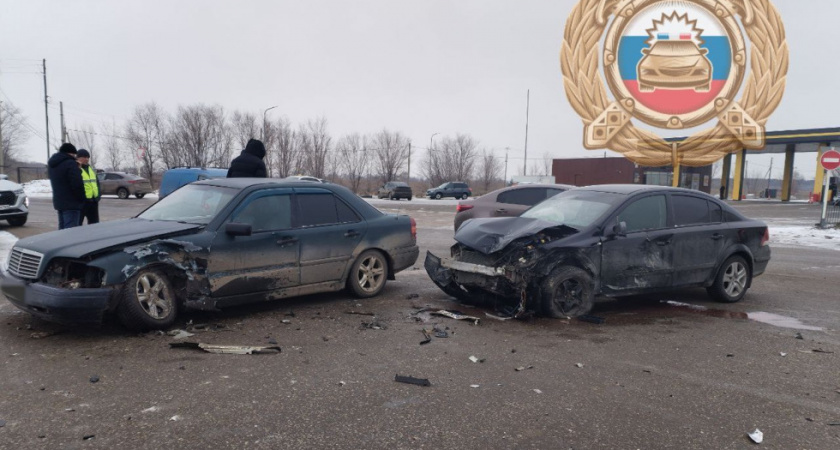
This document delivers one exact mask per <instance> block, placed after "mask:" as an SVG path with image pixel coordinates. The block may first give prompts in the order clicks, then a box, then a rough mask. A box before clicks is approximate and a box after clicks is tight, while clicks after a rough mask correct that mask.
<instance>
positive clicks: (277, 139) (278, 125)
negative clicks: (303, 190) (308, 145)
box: [269, 118, 301, 178]
mask: <svg viewBox="0 0 840 450" xmlns="http://www.w3.org/2000/svg"><path fill="white" fill-rule="evenodd" d="M271 133H272V134H273V135H274V136H273V142H274V143H275V146H274V147H275V148H273V149H272V152H271V154H270V158H269V165H270V166H271V167H272V168H273V171H276V172H275V173H276V174H277V176H278V177H279V178H286V177H288V176H290V175H293V174H294V173H295V172H296V171H297V170H299V169H300V164H299V162H298V161H299V159H300V158H299V157H300V155H301V152H300V149H299V145H298V144H299V141H298V137H297V134H296V133H295V131H294V130H293V129H292V123H291V122H289V119H286V118H280V120H278V121H277V122H275V123H274V124H273V125H272V127H271Z"/></svg>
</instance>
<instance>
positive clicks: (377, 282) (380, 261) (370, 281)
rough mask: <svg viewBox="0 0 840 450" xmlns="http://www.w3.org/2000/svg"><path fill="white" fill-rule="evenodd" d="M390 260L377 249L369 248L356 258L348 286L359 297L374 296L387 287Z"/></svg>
mask: <svg viewBox="0 0 840 450" xmlns="http://www.w3.org/2000/svg"><path fill="white" fill-rule="evenodd" d="M387 278H388V261H387V260H386V259H385V256H384V255H383V254H382V253H380V252H378V251H376V250H368V251H366V252H364V253H362V254H361V255H359V257H358V258H357V259H356V262H354V263H353V267H351V268H350V276H348V277H347V287H348V288H349V289H350V290H351V291H353V294H355V295H356V297H359V298H368V297H373V296H375V295H377V294H379V293H380V292H382V289H384V288H385V281H386V279H387Z"/></svg>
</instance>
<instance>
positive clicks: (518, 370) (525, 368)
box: [513, 366, 534, 372]
mask: <svg viewBox="0 0 840 450" xmlns="http://www.w3.org/2000/svg"><path fill="white" fill-rule="evenodd" d="M533 368H534V366H527V367H526V366H519V367H517V368H516V369H513V370H515V371H517V372H522V371H523V370H527V369H533Z"/></svg>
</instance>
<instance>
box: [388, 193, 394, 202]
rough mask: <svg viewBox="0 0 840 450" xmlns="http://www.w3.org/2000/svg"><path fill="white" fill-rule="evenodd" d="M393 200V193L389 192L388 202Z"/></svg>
mask: <svg viewBox="0 0 840 450" xmlns="http://www.w3.org/2000/svg"><path fill="white" fill-rule="evenodd" d="M393 199H394V193H393V192H389V193H388V200H393Z"/></svg>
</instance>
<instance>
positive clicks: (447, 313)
mask: <svg viewBox="0 0 840 450" xmlns="http://www.w3.org/2000/svg"><path fill="white" fill-rule="evenodd" d="M431 314H432V315H434V316H443V317H449V318H450V319H455V320H471V321H472V322H473V325H478V322H479V321H480V320H481V319H479V318H478V317H473V316H468V315H466V314H461V313H460V312H458V311H447V310H445V309H440V310H437V311H432V312H431Z"/></svg>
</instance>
